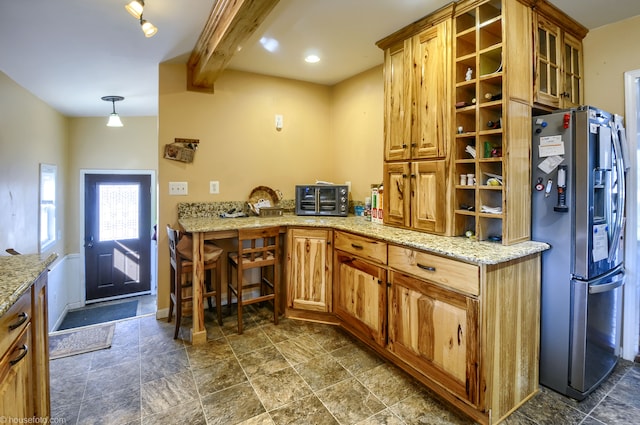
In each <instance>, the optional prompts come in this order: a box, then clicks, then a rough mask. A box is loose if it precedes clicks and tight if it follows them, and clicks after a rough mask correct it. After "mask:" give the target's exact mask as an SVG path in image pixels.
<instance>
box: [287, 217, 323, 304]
mask: <svg viewBox="0 0 640 425" xmlns="http://www.w3.org/2000/svg"><path fill="white" fill-rule="evenodd" d="M332 235H333V231H332V230H328V229H298V228H291V229H289V231H288V233H287V273H288V276H287V283H288V285H287V309H295V310H302V311H310V312H320V313H327V312H330V311H331V310H332V308H331V304H332V303H331V296H332V290H331V279H332V249H331V241H332Z"/></svg>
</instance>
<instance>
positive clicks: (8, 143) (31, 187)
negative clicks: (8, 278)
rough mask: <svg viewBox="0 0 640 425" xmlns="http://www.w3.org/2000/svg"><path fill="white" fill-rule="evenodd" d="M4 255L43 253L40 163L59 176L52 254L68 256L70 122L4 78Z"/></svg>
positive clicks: (0, 163) (0, 173) (0, 188)
mask: <svg viewBox="0 0 640 425" xmlns="http://www.w3.org/2000/svg"><path fill="white" fill-rule="evenodd" d="M0 98H1V99H2V101H1V102H0V255H4V254H5V249H6V248H14V249H16V250H17V251H19V252H22V253H25V254H30V253H36V252H38V248H39V240H40V239H39V235H38V211H39V206H38V202H39V195H38V191H39V175H40V174H39V173H40V172H39V169H40V163H47V164H54V165H56V166H57V167H58V171H57V191H56V199H57V205H56V222H57V229H58V235H59V239H58V241H57V242H56V244H55V245H54V246H52V247H51V248H50V249H49V250H48V252H57V253H58V254H59V255H60V256H62V255H63V254H64V237H65V221H64V214H65V208H66V205H65V197H66V195H67V193H68V191H67V190H66V188H65V182H66V176H67V172H66V164H67V131H68V130H67V128H68V122H67V119H66V118H65V117H64V116H62V115H61V114H59V113H58V112H56V111H55V110H54V109H53V108H51V107H50V106H48V105H47V104H46V103H44V102H42V101H41V100H40V99H38V98H36V97H35V96H33V95H32V94H31V93H29V92H28V91H26V90H25V89H23V88H22V87H20V86H19V85H18V84H16V83H15V82H14V81H13V80H11V79H10V78H9V77H7V76H6V75H5V74H4V73H2V72H0Z"/></svg>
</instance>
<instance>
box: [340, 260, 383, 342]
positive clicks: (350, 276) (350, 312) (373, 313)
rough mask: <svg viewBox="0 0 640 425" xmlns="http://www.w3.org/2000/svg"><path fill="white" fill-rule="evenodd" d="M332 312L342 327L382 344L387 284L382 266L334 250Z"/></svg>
mask: <svg viewBox="0 0 640 425" xmlns="http://www.w3.org/2000/svg"><path fill="white" fill-rule="evenodd" d="M334 255H335V263H336V268H337V271H336V276H337V279H336V282H335V285H334V291H335V294H334V311H335V313H336V315H337V316H338V317H339V318H340V319H341V320H342V321H343V324H344V326H345V327H347V328H349V329H350V330H352V331H353V332H355V333H356V334H357V335H359V336H360V337H362V338H364V339H366V340H367V341H370V342H371V341H372V342H375V343H376V344H379V345H380V346H384V344H385V338H386V336H385V324H386V320H387V296H386V294H387V290H386V288H387V286H386V275H387V272H386V270H385V269H383V268H381V267H378V266H375V265H373V264H371V263H368V262H366V261H363V260H361V259H359V258H357V257H355V256H352V255H348V254H347V253H343V252H342V251H339V250H336V251H335V254H334Z"/></svg>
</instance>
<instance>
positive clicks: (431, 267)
mask: <svg viewBox="0 0 640 425" xmlns="http://www.w3.org/2000/svg"><path fill="white" fill-rule="evenodd" d="M389 266H390V267H393V268H395V269H397V270H400V271H403V272H406V273H409V274H411V275H413V276H417V277H420V278H423V279H427V280H430V281H432V282H436V283H440V284H442V285H446V286H448V287H450V288H452V289H455V290H458V291H461V292H464V293H467V294H471V295H478V294H479V293H480V274H479V268H478V266H475V265H473V264H467V263H463V262H461V261H456V260H452V259H449V258H445V257H440V256H438V255H432V254H427V253H424V252H420V251H415V250H413V249H407V248H402V247H399V246H393V245H392V246H389Z"/></svg>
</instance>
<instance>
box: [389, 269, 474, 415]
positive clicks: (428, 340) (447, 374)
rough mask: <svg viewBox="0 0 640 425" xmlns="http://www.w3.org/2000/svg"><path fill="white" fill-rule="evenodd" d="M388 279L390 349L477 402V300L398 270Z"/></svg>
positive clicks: (428, 374) (467, 398) (460, 394)
mask: <svg viewBox="0 0 640 425" xmlns="http://www.w3.org/2000/svg"><path fill="white" fill-rule="evenodd" d="M389 280H390V282H391V286H390V288H389V345H388V349H389V351H391V352H392V353H394V354H395V355H396V356H398V357H399V358H400V359H402V360H404V361H405V362H407V363H409V364H411V365H412V367H414V368H416V369H417V370H419V371H420V372H421V373H424V374H425V375H427V376H430V377H431V379H434V380H435V381H438V382H440V383H441V384H442V385H443V386H445V387H446V388H447V389H448V390H449V391H450V392H452V393H454V394H455V395H456V396H458V397H461V398H464V399H466V400H468V401H469V402H470V403H473V404H476V403H477V401H478V391H479V388H478V381H477V370H476V365H477V353H478V341H477V335H478V300H477V299H474V298H472V297H468V296H465V295H462V294H459V293H457V292H454V291H450V290H447V289H444V288H442V287H440V286H437V285H434V284H432V283H431V282H429V281H428V280H421V279H417V278H415V277H411V276H407V275H405V274H402V273H398V272H394V271H392V272H390V279H389Z"/></svg>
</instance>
